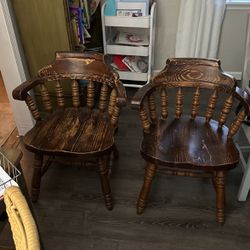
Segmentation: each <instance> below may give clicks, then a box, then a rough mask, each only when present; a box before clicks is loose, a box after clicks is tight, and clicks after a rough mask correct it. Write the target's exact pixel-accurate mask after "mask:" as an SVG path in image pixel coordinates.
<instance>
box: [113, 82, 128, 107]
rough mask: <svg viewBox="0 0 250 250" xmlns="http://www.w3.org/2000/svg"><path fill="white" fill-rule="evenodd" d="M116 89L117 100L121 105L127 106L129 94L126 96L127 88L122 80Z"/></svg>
mask: <svg viewBox="0 0 250 250" xmlns="http://www.w3.org/2000/svg"><path fill="white" fill-rule="evenodd" d="M115 87H116V91H117V97H116V102H117V104H118V106H119V107H124V106H126V103H127V96H126V90H125V88H124V86H123V84H122V83H121V82H119V83H118V84H116V85H115Z"/></svg>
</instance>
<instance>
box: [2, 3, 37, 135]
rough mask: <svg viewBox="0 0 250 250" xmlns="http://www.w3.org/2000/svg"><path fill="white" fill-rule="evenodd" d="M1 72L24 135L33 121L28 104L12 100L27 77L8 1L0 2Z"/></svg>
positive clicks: (20, 129)
mask: <svg viewBox="0 0 250 250" xmlns="http://www.w3.org/2000/svg"><path fill="white" fill-rule="evenodd" d="M0 71H1V73H2V77H3V80H4V84H5V88H6V90H7V94H8V98H9V100H10V104H11V107H12V111H13V114H14V118H15V122H16V125H17V129H18V132H19V134H20V135H23V134H24V133H26V132H27V131H28V130H29V129H30V128H31V127H32V125H33V120H32V118H31V115H30V112H29V111H28V109H27V106H26V104H25V103H24V102H21V101H15V100H13V98H12V90H13V89H14V88H15V87H17V86H18V85H19V84H20V83H21V82H23V81H25V80H26V75H25V68H24V66H23V63H22V60H21V54H20V52H19V48H18V42H17V40H16V37H15V34H14V28H13V26H12V21H11V18H10V15H9V7H8V5H7V1H6V0H1V1H0ZM1 122H4V121H1Z"/></svg>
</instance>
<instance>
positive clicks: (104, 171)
mask: <svg viewBox="0 0 250 250" xmlns="http://www.w3.org/2000/svg"><path fill="white" fill-rule="evenodd" d="M108 164H109V159H108V157H107V159H105V158H101V159H99V163H98V167H99V175H100V179H101V185H102V192H103V196H104V201H105V205H106V207H107V209H108V210H112V209H113V202H112V195H111V188H110V183H109V176H108V172H109V167H108Z"/></svg>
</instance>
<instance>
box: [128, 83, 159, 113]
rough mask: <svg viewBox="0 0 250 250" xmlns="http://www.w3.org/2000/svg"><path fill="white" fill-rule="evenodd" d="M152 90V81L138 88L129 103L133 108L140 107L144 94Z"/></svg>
mask: <svg viewBox="0 0 250 250" xmlns="http://www.w3.org/2000/svg"><path fill="white" fill-rule="evenodd" d="M153 90H154V86H153V84H152V83H148V84H146V85H145V86H143V87H142V88H140V89H139V90H138V91H137V92H136V93H135V95H134V96H133V98H132V100H131V105H132V108H133V109H140V107H141V104H142V102H143V100H144V98H145V96H146V95H147V94H148V93H149V92H151V91H153Z"/></svg>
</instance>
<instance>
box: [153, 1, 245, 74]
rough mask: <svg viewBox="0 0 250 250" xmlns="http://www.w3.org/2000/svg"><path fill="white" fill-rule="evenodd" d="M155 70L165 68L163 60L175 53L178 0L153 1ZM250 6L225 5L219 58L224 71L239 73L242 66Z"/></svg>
mask: <svg viewBox="0 0 250 250" xmlns="http://www.w3.org/2000/svg"><path fill="white" fill-rule="evenodd" d="M156 2H157V23H156V26H157V28H156V47H155V67H154V68H155V69H156V70H160V69H162V68H163V67H164V65H165V61H166V59H167V58H169V57H173V56H174V51H175V41H176V31H177V23H178V16H179V7H180V0H156ZM249 12H250V6H247V5H245V6H242V8H241V9H239V8H238V7H237V6H227V9H226V13H225V18H224V22H223V26H222V34H221V41H220V46H219V54H218V58H219V59H220V60H221V62H222V68H223V70H224V71H229V72H242V71H243V66H244V53H245V41H246V33H247V32H246V31H247V15H248V13H249Z"/></svg>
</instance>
